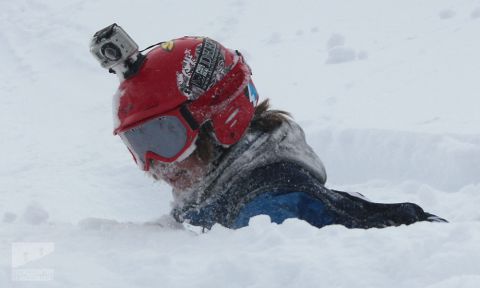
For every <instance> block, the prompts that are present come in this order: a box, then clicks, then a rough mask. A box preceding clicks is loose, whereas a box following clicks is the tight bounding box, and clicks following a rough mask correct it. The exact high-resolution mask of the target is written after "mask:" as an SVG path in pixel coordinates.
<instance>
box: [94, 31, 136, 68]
mask: <svg viewBox="0 0 480 288" xmlns="http://www.w3.org/2000/svg"><path fill="white" fill-rule="evenodd" d="M90 52H91V53H92V54H93V56H94V57H95V59H97V61H98V62H100V65H102V67H103V68H106V69H111V68H112V67H114V66H116V65H118V64H122V63H125V62H126V61H127V60H128V59H129V58H130V57H131V56H133V55H136V54H139V52H138V45H137V43H135V41H133V39H132V38H131V37H130V36H129V35H128V34H127V32H125V30H123V29H122V27H120V26H118V25H117V24H116V23H114V24H112V25H110V26H108V27H105V28H103V29H102V30H100V31H98V32H97V33H95V35H93V38H92V41H91V42H90Z"/></svg>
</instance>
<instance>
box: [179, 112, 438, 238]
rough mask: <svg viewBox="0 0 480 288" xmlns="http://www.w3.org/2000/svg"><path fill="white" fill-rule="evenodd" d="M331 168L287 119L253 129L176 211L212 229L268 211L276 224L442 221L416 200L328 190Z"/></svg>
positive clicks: (240, 222) (238, 223)
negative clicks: (389, 200)
mask: <svg viewBox="0 0 480 288" xmlns="http://www.w3.org/2000/svg"><path fill="white" fill-rule="evenodd" d="M326 178H327V177H326V173H325V168H324V166H323V164H322V162H321V161H320V159H319V158H318V156H317V155H316V154H315V153H314V152H313V150H312V148H311V147H310V146H309V145H308V144H307V143H306V141H305V135H304V133H303V130H302V129H301V128H300V126H298V124H296V123H295V122H293V121H287V122H285V123H283V124H282V125H281V126H280V127H278V128H277V129H275V130H274V131H273V132H270V133H263V132H259V131H250V132H248V133H247V134H246V135H245V137H243V138H242V139H241V140H240V142H239V143H237V144H235V145H234V146H232V147H231V148H230V149H229V150H228V152H226V153H225V154H224V155H222V157H221V158H220V161H219V163H218V164H217V165H216V166H215V169H213V170H212V171H211V172H210V173H209V174H208V175H207V176H206V178H205V180H204V181H203V182H202V183H200V184H199V185H198V186H197V187H194V188H193V189H192V191H190V192H189V197H187V198H185V199H182V200H178V201H176V203H175V207H174V209H173V210H172V215H173V217H174V218H175V219H176V220H177V221H179V222H184V221H185V222H188V223H190V224H192V225H196V226H202V227H205V228H208V229H209V228H211V226H213V225H214V224H215V223H219V224H221V225H223V226H225V227H229V228H240V227H243V226H246V225H248V221H249V219H250V218H251V217H253V216H256V215H261V214H264V215H268V216H270V218H271V220H272V221H273V222H275V223H282V222H283V221H284V220H285V219H288V218H298V219H302V220H305V221H307V222H309V223H310V224H312V225H314V226H317V227H323V226H325V225H329V224H342V225H345V226H347V227H350V228H369V227H385V226H390V225H400V224H411V223H413V222H416V221H422V220H430V221H433V220H436V219H440V220H442V219H441V218H438V217H437V218H435V216H434V215H431V214H428V213H425V212H424V211H423V210H422V209H421V208H420V207H419V206H417V205H415V204H411V203H400V204H380V203H373V202H370V201H368V200H366V199H365V198H364V197H363V196H361V195H360V194H358V195H356V194H353V193H346V192H341V191H335V190H330V189H327V188H326V187H325V186H324V184H325V181H326Z"/></svg>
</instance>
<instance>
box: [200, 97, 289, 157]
mask: <svg viewBox="0 0 480 288" xmlns="http://www.w3.org/2000/svg"><path fill="white" fill-rule="evenodd" d="M289 118H291V115H290V113H288V112H285V111H282V110H272V109H270V101H269V99H266V100H263V101H262V102H260V104H258V105H257V106H256V107H255V113H254V115H253V119H252V121H251V122H250V126H249V128H248V130H247V133H248V132H255V131H260V132H264V133H269V132H272V131H273V130H275V129H276V128H278V127H279V126H280V125H282V124H283V123H284V122H287V121H288V119H289ZM211 133H212V127H211V125H204V126H202V127H201V128H200V133H199V135H198V139H197V141H196V142H195V144H196V145H197V149H195V153H196V155H197V157H198V158H200V159H201V160H202V161H204V162H205V163H208V162H210V160H211V159H212V157H213V153H214V150H215V149H225V148H223V147H221V146H220V145H219V144H217V143H216V142H215V141H214V140H213V139H212V136H211Z"/></svg>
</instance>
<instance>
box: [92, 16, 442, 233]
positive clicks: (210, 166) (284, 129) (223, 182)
mask: <svg viewBox="0 0 480 288" xmlns="http://www.w3.org/2000/svg"><path fill="white" fill-rule="evenodd" d="M151 48H153V49H151ZM147 49H151V50H150V51H149V52H147V53H146V54H145V55H144V54H142V53H141V52H143V51H145V50H147ZM147 49H145V50H143V51H141V52H139V51H138V46H137V44H136V43H135V42H134V41H133V40H132V39H131V38H130V37H129V36H128V35H127V34H126V33H125V31H124V30H123V29H121V28H120V27H119V26H118V25H116V24H113V25H111V26H109V27H106V28H104V29H102V30H100V31H98V32H97V33H96V34H95V35H94V37H93V39H92V42H91V52H92V54H93V55H94V56H95V58H96V59H97V60H98V61H99V62H100V63H101V65H102V66H103V67H104V68H107V69H109V70H110V72H112V73H116V74H117V75H118V76H119V77H120V81H121V84H120V87H119V90H118V92H117V93H116V95H115V97H114V109H115V111H114V115H115V130H114V134H116V135H119V136H120V138H121V139H122V140H123V142H124V143H125V144H126V146H127V148H128V150H130V152H131V154H132V155H133V158H134V160H135V161H136V163H137V164H138V165H139V167H140V169H142V170H144V171H146V172H147V173H148V174H150V175H151V176H152V177H153V178H155V179H157V180H163V181H166V182H167V183H168V184H170V186H171V187H172V188H173V195H174V208H173V210H172V215H173V217H174V218H175V219H176V220H177V221H178V222H187V223H190V224H192V225H196V226H202V227H204V228H208V229H209V228H211V227H212V225H214V224H215V223H219V224H221V225H223V226H225V227H229V228H240V227H244V226H247V225H248V222H249V219H250V218H251V217H254V216H256V215H261V214H264V215H268V216H270V218H271V221H273V222H275V223H282V222H283V221H284V220H285V219H288V218H298V219H302V220H305V221H307V222H308V223H310V224H311V225H314V226H316V227H323V226H325V225H330V224H341V225H344V226H346V227H348V228H371V227H386V226H397V225H401V224H407V225H408V224H412V223H414V222H417V221H430V222H446V221H445V220H444V219H442V218H439V217H437V216H435V215H432V214H429V213H426V212H424V211H423V210H422V208H420V207H419V206H418V205H416V204H412V203H399V204H382V203H373V202H370V201H368V200H367V199H366V198H365V197H363V196H362V195H360V194H358V193H347V192H341V191H336V190H332V189H328V188H326V187H325V182H326V180H327V176H326V172H325V168H324V166H323V164H322V162H321V161H320V159H319V158H318V156H317V155H316V154H315V153H314V151H313V150H312V148H311V147H310V146H309V145H308V144H307V143H306V141H305V136H304V132H303V130H302V128H300V126H299V125H298V124H297V123H295V122H294V121H293V120H292V119H291V118H290V115H289V114H288V113H286V112H282V111H277V110H271V109H270V108H269V102H268V99H267V100H264V101H263V102H260V104H257V103H258V93H257V90H256V88H255V86H254V84H253V82H252V78H251V70H250V68H249V66H248V65H247V63H246V62H245V59H244V58H243V56H242V54H241V53H240V52H238V51H236V50H230V49H226V48H225V47H223V46H222V45H221V44H220V43H218V42H216V41H214V40H212V39H210V38H205V37H183V38H179V39H175V40H171V41H167V42H161V43H159V44H156V45H154V46H151V47H149V48H147Z"/></svg>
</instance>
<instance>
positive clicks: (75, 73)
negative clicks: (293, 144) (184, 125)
mask: <svg viewBox="0 0 480 288" xmlns="http://www.w3.org/2000/svg"><path fill="white" fill-rule="evenodd" d="M113 22H117V23H118V24H120V25H121V26H122V27H124V28H125V29H126V31H128V32H129V33H130V34H131V35H132V36H133V38H134V39H135V40H136V41H137V42H138V44H139V46H140V47H146V46H148V45H150V44H153V43H156V42H158V41H160V40H168V39H172V38H176V37H179V36H183V35H205V36H210V37H212V38H214V39H216V40H219V41H221V42H222V43H223V44H225V46H227V47H229V48H236V49H239V50H240V51H242V53H243V54H244V55H245V56H246V58H247V60H248V62H249V64H250V66H251V67H252V69H253V72H254V75H253V77H254V81H255V85H256V87H257V89H258V91H259V94H260V97H261V98H263V99H264V98H265V97H269V98H271V101H272V104H273V105H274V107H275V108H278V109H284V110H288V111H290V112H292V113H293V115H294V117H295V119H296V120H298V121H299V122H300V124H301V125H302V126H303V127H304V129H305V132H306V135H307V139H308V141H309V143H310V144H311V145H312V147H313V148H314V150H315V151H316V152H317V153H318V154H319V156H320V158H321V159H322V160H323V161H324V163H325V165H326V168H327V173H328V177H329V179H328V181H327V183H328V184H329V186H330V187H334V188H338V189H345V190H349V191H358V192H361V193H362V194H364V195H366V196H367V197H368V198H369V199H371V200H373V201H384V202H399V201H411V202H415V203H418V204H420V205H421V206H422V207H424V208H425V210H427V211H429V212H431V213H435V214H438V215H439V216H442V217H445V218H447V219H448V220H450V222H451V223H449V224H444V225H442V224H430V223H418V224H414V225H411V226H402V227H396V228H387V229H370V230H359V229H353V230H348V229H345V228H344V227H342V226H330V227H325V228H323V229H316V228H314V227H311V226H309V225H308V224H306V223H304V222H302V221H298V220H288V221H286V222H285V223H284V224H282V225H275V224H270V223H269V221H268V219H266V217H263V216H259V217H256V218H254V219H252V223H251V226H250V227H246V228H244V229H240V230H236V231H232V230H227V229H225V228H222V227H220V226H215V227H214V228H213V229H212V231H210V232H208V233H204V234H202V233H201V232H200V231H198V229H195V228H194V227H183V226H179V225H175V224H174V223H172V222H171V220H169V218H168V217H162V215H166V214H168V211H169V205H170V201H171V199H172V198H171V195H170V193H169V188H168V187H167V186H166V185H165V184H161V183H154V182H152V180H151V179H150V178H148V177H147V176H145V175H144V173H142V172H141V171H139V170H138V168H137V167H136V165H135V164H134V162H133V161H132V160H131V156H130V154H129V153H128V151H127V150H126V149H125V147H124V146H123V144H122V142H121V141H120V139H119V138H116V137H113V136H112V127H113V123H112V120H111V103H112V96H113V94H114V93H115V91H116V88H117V86H118V80H117V78H116V77H115V76H114V75H109V74H108V73H106V71H105V70H103V69H102V68H101V67H100V65H99V64H98V63H96V62H95V60H94V59H93V57H92V56H91V55H90V52H89V48H88V43H89V41H90V37H91V36H92V35H93V33H94V32H96V31H97V30H98V29H100V28H103V27H105V26H107V25H109V24H111V23H113ZM0 24H1V26H0V27H2V29H1V31H0V63H2V67H3V69H1V70H0V93H1V94H0V95H1V96H0V107H1V108H2V113H0V121H1V123H2V124H3V125H1V126H0V127H1V128H0V129H1V130H0V132H1V135H2V140H1V142H0V145H1V146H0V148H1V149H0V153H1V154H0V159H2V165H1V166H0V287H2V288H3V287H319V286H321V287H349V288H350V287H409V288H411V287H429V288H434V287H435V288H440V287H442V288H443V287H479V285H480V268H479V267H480V245H479V244H478V243H480V232H479V231H480V209H479V208H478V207H479V205H480V172H479V169H478V168H479V167H480V125H479V123H480V113H478V111H479V108H480V99H479V96H478V91H479V90H480V89H479V88H480V81H478V75H480V73H479V72H480V68H479V67H480V65H479V61H478V59H479V51H480V40H479V38H478V35H479V34H478V32H479V30H480V1H478V0H457V1H447V0H423V1H415V0H403V1H385V0H364V1H355V0H340V1H325V0H321V1H317V0H299V1H272V0H267V1H253V0H233V1H219V0H215V1H214V0H212V1H172V0H158V1H153V0H151V1H137V2H135V4H134V5H132V1H113V0H105V1H80V0H72V1H59V0H48V1H41V0H18V1H0ZM156 219H157V220H156ZM19 242H20V243H24V242H27V243H28V242H47V243H54V244H55V246H54V247H55V250H54V252H53V253H51V254H50V255H47V256H45V257H43V258H41V259H38V260H36V261H33V262H30V263H27V264H25V265H24V266H23V267H21V268H26V269H53V272H54V275H53V279H51V280H50V281H44V282H41V281H33V282H23V281H12V277H11V276H12V273H13V272H15V268H13V267H12V259H11V258H12V245H13V244H14V243H19ZM26 257H27V256H26Z"/></svg>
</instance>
